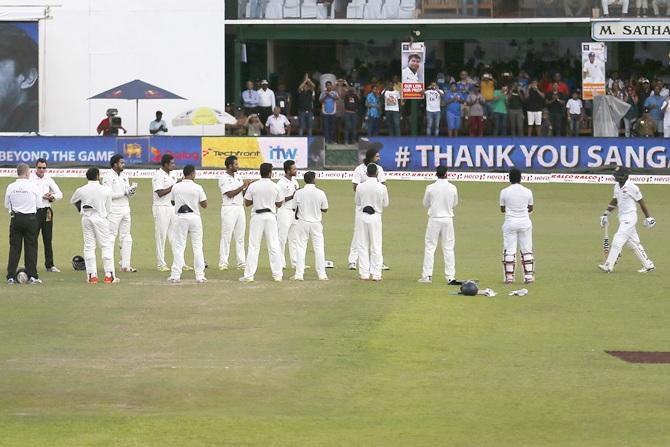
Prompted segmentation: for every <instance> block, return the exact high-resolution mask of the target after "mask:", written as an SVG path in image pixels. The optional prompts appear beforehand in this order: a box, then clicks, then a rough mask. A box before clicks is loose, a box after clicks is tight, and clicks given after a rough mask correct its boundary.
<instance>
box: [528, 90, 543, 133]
mask: <svg viewBox="0 0 670 447" xmlns="http://www.w3.org/2000/svg"><path fill="white" fill-rule="evenodd" d="M544 102H545V101H544V94H543V93H542V92H541V91H540V89H539V88H538V86H537V81H532V82H531V83H530V86H529V87H528V98H527V99H526V113H527V114H528V136H529V137H530V136H532V135H533V127H535V128H536V129H537V130H536V131H535V133H536V135H538V136H539V135H540V126H542V110H544Z"/></svg>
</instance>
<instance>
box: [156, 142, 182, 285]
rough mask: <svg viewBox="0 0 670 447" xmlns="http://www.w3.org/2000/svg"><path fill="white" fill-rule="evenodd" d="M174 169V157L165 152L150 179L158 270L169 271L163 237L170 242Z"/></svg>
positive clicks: (174, 181) (172, 216)
mask: <svg viewBox="0 0 670 447" xmlns="http://www.w3.org/2000/svg"><path fill="white" fill-rule="evenodd" d="M174 169H175V162H174V157H173V156H172V155H170V154H165V155H163V157H162V158H161V167H160V169H158V170H157V171H156V173H155V174H154V176H153V177H152V179H151V190H152V191H153V207H152V212H153V215H154V232H155V236H156V263H157V266H158V271H160V272H169V271H170V268H169V267H168V265H167V262H165V239H166V238H167V239H168V240H169V242H170V244H172V222H173V221H174V208H173V206H172V201H171V197H170V193H171V192H172V187H173V186H174V184H175V183H176V182H177V181H176V180H175V178H174V177H173V176H171V175H170V172H172V171H173V170H174Z"/></svg>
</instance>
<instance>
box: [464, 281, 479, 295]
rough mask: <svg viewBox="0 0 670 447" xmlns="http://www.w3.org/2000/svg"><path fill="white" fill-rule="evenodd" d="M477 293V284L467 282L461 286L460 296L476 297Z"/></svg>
mask: <svg viewBox="0 0 670 447" xmlns="http://www.w3.org/2000/svg"><path fill="white" fill-rule="evenodd" d="M477 292H479V287H477V283H476V282H474V281H472V280H468V281H465V282H464V283H463V285H461V294H462V295H466V296H475V295H477Z"/></svg>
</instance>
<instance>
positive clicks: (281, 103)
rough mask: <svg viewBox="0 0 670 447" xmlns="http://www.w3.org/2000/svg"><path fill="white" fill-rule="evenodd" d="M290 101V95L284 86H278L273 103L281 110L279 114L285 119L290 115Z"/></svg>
mask: <svg viewBox="0 0 670 447" xmlns="http://www.w3.org/2000/svg"><path fill="white" fill-rule="evenodd" d="M292 99H293V98H292V97H291V93H290V92H287V91H286V85H284V84H279V87H278V88H277V91H276V92H275V102H276V104H277V107H279V108H280V109H281V114H282V115H284V116H286V117H288V116H289V114H290V113H291V102H292Z"/></svg>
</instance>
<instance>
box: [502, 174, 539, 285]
mask: <svg viewBox="0 0 670 447" xmlns="http://www.w3.org/2000/svg"><path fill="white" fill-rule="evenodd" d="M509 181H510V183H511V185H510V186H508V187H507V188H505V189H503V190H502V191H500V211H501V212H503V213H505V222H504V223H503V226H502V232H503V247H504V248H503V261H502V262H503V272H504V274H505V284H510V283H513V282H514V271H515V269H516V250H517V243H518V246H519V250H520V251H521V264H522V265H523V281H524V282H525V283H526V284H528V283H531V282H534V281H535V258H534V257H533V223H532V222H531V221H530V213H532V212H533V192H532V191H531V190H530V189H528V188H526V187H525V186H522V185H521V171H520V170H518V169H517V168H512V169H511V170H510V171H509Z"/></svg>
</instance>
